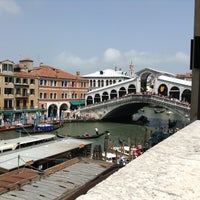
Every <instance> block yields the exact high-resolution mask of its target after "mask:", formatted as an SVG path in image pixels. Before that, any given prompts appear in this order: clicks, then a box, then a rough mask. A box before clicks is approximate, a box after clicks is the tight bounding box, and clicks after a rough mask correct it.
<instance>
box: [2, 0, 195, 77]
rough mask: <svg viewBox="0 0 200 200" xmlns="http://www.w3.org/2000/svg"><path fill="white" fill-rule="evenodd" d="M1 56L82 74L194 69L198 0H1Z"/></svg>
mask: <svg viewBox="0 0 200 200" xmlns="http://www.w3.org/2000/svg"><path fill="white" fill-rule="evenodd" d="M0 26H1V34H0V46H1V48H0V61H2V60H6V59H9V60H12V61H13V62H15V63H19V60H21V59H24V58H30V59H32V60H33V61H34V66H39V65H40V63H43V64H44V65H49V66H52V67H55V68H59V69H62V70H64V71H66V72H69V73H71V74H75V73H76V72H77V71H80V73H81V75H86V74H90V73H93V72H96V71H99V70H104V69H115V67H118V68H121V69H122V70H123V71H127V72H128V71H129V65H130V64H131V63H132V64H133V65H134V66H135V71H136V72H137V71H140V70H142V69H144V68H153V69H155V70H161V71H165V72H170V73H173V74H177V73H182V74H184V73H186V72H189V71H190V69H189V68H190V67H189V63H190V41H191V39H192V38H193V35H194V0H167V1H166V0H0Z"/></svg>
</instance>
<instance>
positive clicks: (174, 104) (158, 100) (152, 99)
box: [79, 94, 190, 119]
mask: <svg viewBox="0 0 200 200" xmlns="http://www.w3.org/2000/svg"><path fill="white" fill-rule="evenodd" d="M130 103H131V104H134V103H141V104H154V105H157V106H162V107H165V108H168V109H170V110H173V111H175V112H177V113H179V114H182V115H189V112H190V105H189V104H187V103H183V102H180V101H178V100H176V99H170V98H167V97H161V96H158V95H151V94H129V95H126V96H123V97H121V98H116V99H111V100H107V101H104V102H99V103H96V104H90V105H88V106H85V107H82V108H80V109H79V112H80V113H82V114H83V113H84V114H85V113H87V112H90V113H91V112H94V113H96V114H97V115H98V116H99V118H100V119H102V118H103V117H104V116H105V115H106V114H107V113H108V112H111V111H112V110H113V109H116V108H117V107H120V106H122V105H126V104H130Z"/></svg>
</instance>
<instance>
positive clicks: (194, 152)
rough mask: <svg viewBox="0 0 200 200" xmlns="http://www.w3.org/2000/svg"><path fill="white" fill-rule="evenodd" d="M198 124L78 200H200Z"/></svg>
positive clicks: (168, 139) (136, 160)
mask: <svg viewBox="0 0 200 200" xmlns="http://www.w3.org/2000/svg"><path fill="white" fill-rule="evenodd" d="M199 130H200V121H199V120H198V121H195V122H193V123H191V124H190V125H188V126H187V127H185V128H183V129H181V130H180V131H178V132H177V133H175V134H174V135H172V136H170V137H169V138H167V139H165V140H164V141H163V142H161V143H159V144H158V145H156V146H154V147H152V148H151V149H150V150H148V151H147V152H145V153H144V154H143V155H142V156H140V157H138V158H137V159H135V160H133V161H132V162H130V163H129V164H127V165H126V166H125V167H123V168H121V169H120V170H118V171H117V172H115V173H114V174H113V175H111V176H110V177H108V178H107V179H106V180H104V181H102V182H101V183H99V184H98V185H96V186H95V187H94V188H92V189H91V190H89V191H88V192H87V194H85V195H82V196H80V197H78V198H77V199H78V200H90V199H95V200H100V199H103V200H108V199H109V200H110V199H116V200H117V199H126V200H129V199H130V200H137V199H138V200H162V199H165V200H168V199H169V200H188V199H195V200H197V199H200V173H199V171H200V131H199Z"/></svg>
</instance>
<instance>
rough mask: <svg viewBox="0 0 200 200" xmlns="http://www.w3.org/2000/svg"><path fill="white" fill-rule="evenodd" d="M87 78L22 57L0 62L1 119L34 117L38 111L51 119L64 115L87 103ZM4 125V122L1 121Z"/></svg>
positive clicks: (13, 119)
mask: <svg viewBox="0 0 200 200" xmlns="http://www.w3.org/2000/svg"><path fill="white" fill-rule="evenodd" d="M88 85H89V84H88V80H87V79H85V78H82V77H81V76H80V72H77V73H76V75H73V74H70V73H67V72H65V71H62V70H60V69H57V68H54V67H51V66H46V65H41V66H39V67H34V66H33V60H31V59H23V60H20V61H19V64H15V63H14V62H12V61H10V60H5V61H1V62H0V86H1V91H0V121H3V120H4V121H5V120H6V121H11V122H16V121H17V122H19V121H21V120H22V118H23V116H24V117H26V119H27V120H29V119H30V120H31V119H33V117H35V116H36V114H37V113H39V114H40V116H41V117H43V118H46V120H48V119H50V118H51V119H52V120H53V119H61V117H63V119H64V118H65V115H69V114H70V113H71V111H72V110H74V109H77V108H78V107H79V106H82V105H84V104H85V96H86V94H87V92H88ZM0 125H1V123H0Z"/></svg>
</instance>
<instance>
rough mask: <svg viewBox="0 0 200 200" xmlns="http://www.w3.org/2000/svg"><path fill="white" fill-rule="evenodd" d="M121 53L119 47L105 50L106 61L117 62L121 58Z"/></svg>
mask: <svg viewBox="0 0 200 200" xmlns="http://www.w3.org/2000/svg"><path fill="white" fill-rule="evenodd" d="M120 57H121V53H120V51H119V50H117V49H112V48H109V49H107V50H106V51H105V52H104V60H105V62H117V61H119V60H120Z"/></svg>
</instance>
